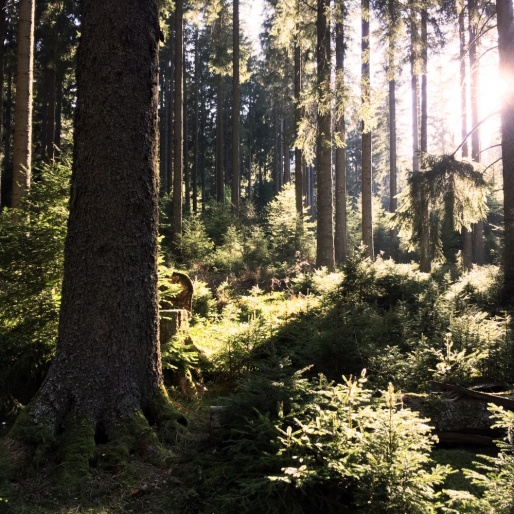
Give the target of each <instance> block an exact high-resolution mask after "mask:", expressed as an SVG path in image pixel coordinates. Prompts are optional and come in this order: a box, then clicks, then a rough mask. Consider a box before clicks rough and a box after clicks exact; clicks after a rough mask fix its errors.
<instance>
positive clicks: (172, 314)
mask: <svg viewBox="0 0 514 514" xmlns="http://www.w3.org/2000/svg"><path fill="white" fill-rule="evenodd" d="M159 327H160V337H159V339H160V342H161V346H162V345H165V344H167V343H169V342H170V341H171V340H172V338H173V336H175V335H176V334H178V333H179V332H180V331H184V332H188V330H189V312H188V311H187V310H186V309H166V310H161V311H160V325H159Z"/></svg>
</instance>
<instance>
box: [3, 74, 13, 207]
mask: <svg viewBox="0 0 514 514" xmlns="http://www.w3.org/2000/svg"><path fill="white" fill-rule="evenodd" d="M6 72H7V90H6V94H5V96H6V99H5V118H4V144H5V151H4V162H3V171H4V172H3V174H2V205H4V206H5V207H11V205H12V203H11V195H12V159H11V156H12V152H11V142H12V141H11V140H12V103H13V102H12V97H13V95H12V81H13V69H12V67H11V66H7V69H6Z"/></svg>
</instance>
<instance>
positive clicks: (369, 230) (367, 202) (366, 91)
mask: <svg viewBox="0 0 514 514" xmlns="http://www.w3.org/2000/svg"><path fill="white" fill-rule="evenodd" d="M361 11H362V13H361V17H362V39H361V102H362V112H363V118H362V121H361V133H362V142H361V146H362V179H361V183H362V243H363V244H364V246H365V247H366V254H367V255H368V257H370V258H371V259H372V258H373V257H374V255H375V250H374V248H373V206H372V202H373V192H372V188H373V178H372V166H371V157H372V155H371V129H370V128H369V127H368V126H367V125H368V123H367V120H366V119H365V118H364V116H366V114H365V113H368V112H369V105H370V102H371V74H370V62H369V59H370V44H369V17H370V2H369V0H361Z"/></svg>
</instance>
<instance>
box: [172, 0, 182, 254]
mask: <svg viewBox="0 0 514 514" xmlns="http://www.w3.org/2000/svg"><path fill="white" fill-rule="evenodd" d="M183 73H184V34H183V0H176V2H175V105H174V115H175V116H174V117H175V120H174V121H175V123H174V130H173V140H174V145H173V150H174V154H173V226H172V230H173V242H174V244H175V245H177V243H178V239H179V237H180V236H181V235H182V196H183V188H182V183H183V178H184V168H183V166H184V158H183V144H184V90H183Z"/></svg>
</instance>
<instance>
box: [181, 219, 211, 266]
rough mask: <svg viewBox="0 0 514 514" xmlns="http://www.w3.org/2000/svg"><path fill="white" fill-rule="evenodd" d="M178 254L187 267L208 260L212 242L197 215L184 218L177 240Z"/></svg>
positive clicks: (204, 262)
mask: <svg viewBox="0 0 514 514" xmlns="http://www.w3.org/2000/svg"><path fill="white" fill-rule="evenodd" d="M178 247H179V252H180V256H181V258H182V260H183V262H184V264H185V265H186V266H187V267H188V268H189V269H194V268H195V267H198V266H199V265H201V264H206V263H208V262H209V257H210V255H211V254H212V252H213V250H214V243H213V242H212V241H211V239H210V238H209V236H208V234H207V230H206V228H205V225H204V223H203V221H202V220H201V219H200V217H199V216H197V215H191V216H189V217H186V218H184V221H183V225H182V234H181V236H180V238H179V242H178Z"/></svg>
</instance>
